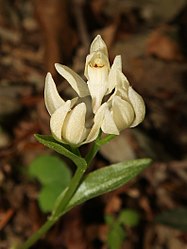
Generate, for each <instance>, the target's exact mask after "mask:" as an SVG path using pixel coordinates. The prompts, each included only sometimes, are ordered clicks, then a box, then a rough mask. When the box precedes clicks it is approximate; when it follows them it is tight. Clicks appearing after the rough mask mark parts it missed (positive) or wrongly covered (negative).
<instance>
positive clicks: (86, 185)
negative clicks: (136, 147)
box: [65, 159, 151, 212]
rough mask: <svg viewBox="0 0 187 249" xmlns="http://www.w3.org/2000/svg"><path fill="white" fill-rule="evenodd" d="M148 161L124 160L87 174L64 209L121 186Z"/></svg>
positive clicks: (147, 164) (146, 165) (148, 160)
mask: <svg viewBox="0 0 187 249" xmlns="http://www.w3.org/2000/svg"><path fill="white" fill-rule="evenodd" d="M150 163H151V160H150V159H139V160H132V161H126V162H121V163H117V164H113V165H111V166H108V167H104V168H102V169H98V170H96V171H94V172H92V173H90V174H88V175H87V176H86V178H85V179H84V181H83V182H82V183H81V185H80V187H79V188H78V190H77V192H76V194H75V195H74V197H73V198H72V199H71V201H70V203H69V205H68V206H67V208H66V211H68V210H69V209H71V208H72V207H74V206H76V205H79V204H81V203H83V202H85V201H87V200H89V199H91V198H94V197H96V196H99V195H102V194H104V193H107V192H110V191H112V190H114V189H116V188H119V187H121V186H122V185H124V184H125V183H127V182H128V181H130V180H131V179H133V178H134V177H135V176H137V175H138V174H139V173H140V172H141V171H142V170H143V169H145V168H146V167H148V166H149V165H150ZM66 211H65V212H66Z"/></svg>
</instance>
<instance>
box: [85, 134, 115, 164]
mask: <svg viewBox="0 0 187 249" xmlns="http://www.w3.org/2000/svg"><path fill="white" fill-rule="evenodd" d="M114 137H115V135H107V136H106V137H104V138H101V137H100V136H99V137H98V139H97V140H96V141H95V143H94V144H93V145H92V148H91V149H90V151H89V152H88V154H87V155H86V158H85V159H86V162H87V164H88V165H90V163H91V161H92V160H93V158H94V157H95V156H96V154H97V152H98V151H99V150H100V148H101V146H102V145H104V144H106V143H108V142H109V141H110V140H112V139H113V138H114Z"/></svg>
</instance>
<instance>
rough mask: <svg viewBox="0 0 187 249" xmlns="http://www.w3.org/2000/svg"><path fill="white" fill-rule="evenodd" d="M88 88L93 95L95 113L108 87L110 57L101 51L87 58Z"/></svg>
mask: <svg viewBox="0 0 187 249" xmlns="http://www.w3.org/2000/svg"><path fill="white" fill-rule="evenodd" d="M86 64H87V78H88V82H87V84H88V88H89V91H90V95H91V97H92V107H93V112H94V113H95V112H96V111H97V110H98V108H99V107H100V105H101V102H102V99H103V97H104V95H105V94H106V91H107V88H108V71H109V61H108V58H107V57H106V56H105V55H104V54H103V53H100V52H96V53H93V54H92V55H90V56H88V58H87V62H86Z"/></svg>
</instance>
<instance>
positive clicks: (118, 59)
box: [111, 55, 122, 71]
mask: <svg viewBox="0 0 187 249" xmlns="http://www.w3.org/2000/svg"><path fill="white" fill-rule="evenodd" d="M111 68H112V69H117V70H120V71H122V59H121V55H117V56H116V57H115V58H114V61H113V64H112V66H111Z"/></svg>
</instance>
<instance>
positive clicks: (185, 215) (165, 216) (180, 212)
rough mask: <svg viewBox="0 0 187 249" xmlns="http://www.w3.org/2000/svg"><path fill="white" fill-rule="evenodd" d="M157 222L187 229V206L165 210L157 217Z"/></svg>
mask: <svg viewBox="0 0 187 249" xmlns="http://www.w3.org/2000/svg"><path fill="white" fill-rule="evenodd" d="M155 222H158V223H161V224H163V225H167V226H170V227H173V228H176V229H179V230H182V231H187V208H176V209H171V210H169V211H165V212H163V213H161V214H159V215H158V216H157V217H156V218H155Z"/></svg>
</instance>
